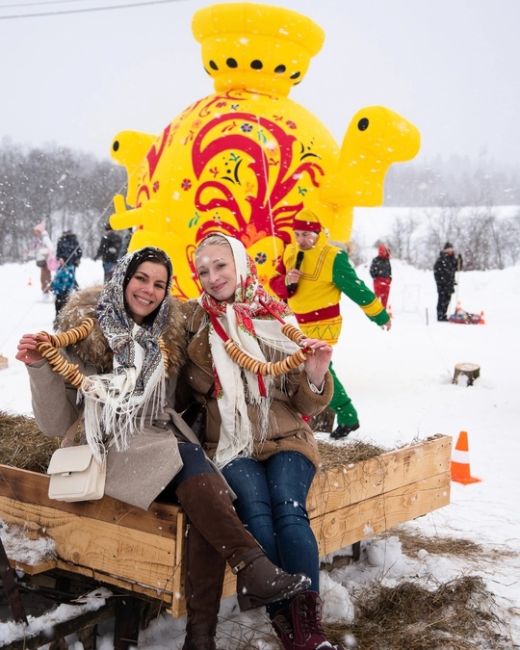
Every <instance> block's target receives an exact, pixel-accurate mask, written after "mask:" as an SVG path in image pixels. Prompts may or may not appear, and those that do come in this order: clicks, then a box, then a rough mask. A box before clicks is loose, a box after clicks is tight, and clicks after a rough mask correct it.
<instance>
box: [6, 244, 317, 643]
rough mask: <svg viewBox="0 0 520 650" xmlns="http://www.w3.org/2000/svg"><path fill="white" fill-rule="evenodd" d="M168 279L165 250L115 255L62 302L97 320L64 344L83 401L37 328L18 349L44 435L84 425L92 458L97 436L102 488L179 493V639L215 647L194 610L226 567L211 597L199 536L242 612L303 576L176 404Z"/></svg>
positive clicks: (144, 497) (176, 354)
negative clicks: (199, 592)
mask: <svg viewBox="0 0 520 650" xmlns="http://www.w3.org/2000/svg"><path fill="white" fill-rule="evenodd" d="M171 280H172V267H171V263H170V260H169V258H168V257H167V256H166V254H165V253H164V251H162V250H160V249H157V248H150V247H148V248H143V249H140V250H138V251H136V252H134V253H132V254H130V255H127V256H126V257H124V258H123V259H122V260H121V261H120V262H119V264H118V266H117V268H116V270H115V272H114V275H113V278H112V280H111V281H110V282H108V283H107V284H106V285H105V286H104V288H103V290H102V291H101V292H100V289H99V288H95V289H89V290H85V291H81V292H78V293H76V294H75V295H74V296H73V297H72V298H71V300H70V301H69V302H68V303H67V305H66V306H65V307H64V309H63V310H62V312H61V314H60V319H59V324H60V327H61V328H62V329H70V328H71V327H75V326H77V325H79V322H78V321H79V320H80V319H81V320H82V319H83V318H85V317H86V316H90V317H92V318H93V319H94V322H95V325H94V329H93V331H92V332H91V334H90V335H89V336H88V337H87V338H86V339H84V340H83V341H81V342H79V343H77V344H75V345H74V346H72V347H71V348H67V349H66V350H65V353H66V355H67V357H68V358H69V359H70V360H72V361H74V362H75V363H78V365H79V369H80V372H82V373H83V374H85V375H87V378H86V380H85V382H84V383H83V387H82V389H80V391H81V397H82V400H81V402H80V405H78V400H77V397H78V395H77V391H76V390H75V389H73V388H72V387H71V386H70V385H69V384H66V383H65V382H64V380H63V377H61V376H60V375H58V374H56V373H54V372H53V371H52V370H51V368H50V366H49V364H48V362H47V361H46V360H44V359H43V358H42V356H41V354H40V353H39V352H38V350H37V344H38V341H39V335H34V334H25V335H24V336H23V337H22V338H21V340H20V342H19V344H18V353H17V355H16V358H17V359H19V360H20V361H23V362H24V363H25V364H26V366H27V369H28V372H29V377H30V384H31V392H32V398H33V410H34V415H35V418H36V421H37V423H38V426H39V427H40V429H41V430H42V432H43V433H44V434H46V435H52V436H55V435H61V436H64V435H65V434H66V432H68V431H70V430H72V431H77V429H78V426H80V428H81V430H82V431H83V432H84V436H83V437H84V438H85V440H86V442H87V443H88V444H89V445H90V447H91V449H92V450H93V452H94V453H95V454H96V455H97V456H100V453H101V452H100V449H101V446H102V444H104V446H105V448H106V450H107V457H106V460H107V477H106V487H105V493H106V494H108V495H110V496H112V497H115V498H116V499H120V500H121V501H124V502H126V503H130V504H132V505H134V506H136V507H138V508H143V509H147V508H148V507H149V506H150V504H151V503H152V501H153V500H154V499H156V498H157V497H159V496H160V497H161V498H163V499H166V500H170V499H173V497H175V498H176V499H177V500H178V502H179V503H180V504H181V506H182V508H183V510H184V511H185V512H186V515H187V517H188V518H189V520H190V522H191V523H190V530H191V531H192V532H191V533H190V535H189V537H188V541H187V544H186V546H187V555H186V570H187V580H186V598H187V603H188V620H187V635H186V641H185V643H184V648H185V650H215V642H214V634H215V629H214V628H212V627H211V626H210V627H208V625H206V624H204V618H205V617H204V616H200V611H199V610H200V608H201V607H203V606H204V604H205V603H206V601H207V599H208V598H212V599H217V600H219V599H220V595H221V591H222V574H221V573H216V576H217V578H219V579H220V583H219V582H218V580H217V582H216V583H214V582H211V581H209V584H210V586H213V587H214V589H213V592H211V593H210V594H209V595H208V593H207V592H208V576H207V573H208V572H212V571H213V570H214V567H212V566H208V564H207V562H206V557H205V556H204V554H201V553H200V552H197V551H200V548H201V546H202V542H204V544H205V545H206V547H209V548H212V549H213V552H214V553H216V554H217V556H218V557H220V558H221V559H222V563H225V562H228V564H229V565H230V566H231V567H232V568H233V571H234V572H235V573H236V574H237V589H238V602H239V605H240V607H241V609H249V608H251V607H257V606H259V605H263V604H266V603H269V602H271V601H273V600H279V599H280V598H283V597H287V596H291V595H293V594H295V593H298V592H299V591H301V590H302V589H305V588H306V586H307V585H308V582H309V581H308V579H307V578H305V577H304V576H289V575H287V574H286V573H284V572H283V571H282V570H281V569H279V568H278V567H275V566H274V565H273V564H272V563H271V562H270V561H269V560H268V559H267V557H266V556H265V554H264V552H263V551H262V549H261V548H260V547H259V545H258V543H257V542H256V541H255V540H254V538H253V537H252V535H250V534H249V533H248V532H247V531H246V530H245V529H244V527H243V525H242V523H241V521H240V519H239V518H238V516H237V514H236V512H235V510H234V508H233V505H232V501H231V498H230V492H229V489H228V486H227V485H226V483H225V481H224V480H223V478H222V476H221V475H220V474H219V473H218V472H216V471H215V469H214V468H213V467H212V465H211V464H210V463H209V461H208V459H207V457H206V456H205V454H204V452H203V451H202V448H201V446H200V444H199V443H198V440H197V439H196V438H195V437H194V435H193V432H192V431H191V430H190V429H189V427H188V426H187V425H186V424H185V423H184V421H183V420H182V418H181V417H180V416H179V415H178V414H177V413H176V412H175V411H174V410H173V408H172V404H173V396H174V393H175V388H176V384H177V376H178V371H179V368H180V366H181V365H182V362H183V358H184V352H185V337H184V325H183V324H184V320H183V317H182V314H181V312H180V309H179V304H178V302H177V301H176V300H175V299H173V298H170V297H168V292H169V289H170V285H171ZM40 336H41V335H40ZM160 340H162V342H163V347H164V349H165V351H166V362H167V364H166V365H167V367H168V375H166V370H165V359H164V358H163V354H162V351H161V345H160ZM165 486H166V489H165ZM193 531H195V532H193ZM192 539H195V540H196V542H195V544H192V542H191V541H190V540H192ZM199 562H201V563H202V565H201V566H202V568H203V569H204V570H205V572H206V575H204V573H203V572H201V566H199V564H198V563H199ZM215 570H216V569H215ZM196 578H198V579H201V580H204V584H203V587H204V589H203V591H204V593H205V598H206V601H203V602H202V603H198V602H197V603H196V604H195V605H194V606H193V607H192V601H191V592H190V589H191V588H192V583H193V582H194V580H195V579H196ZM194 607H195V609H194ZM197 608H198V609H197ZM194 612H195V613H194ZM197 614H199V618H197Z"/></svg>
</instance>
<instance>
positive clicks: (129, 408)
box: [81, 343, 166, 461]
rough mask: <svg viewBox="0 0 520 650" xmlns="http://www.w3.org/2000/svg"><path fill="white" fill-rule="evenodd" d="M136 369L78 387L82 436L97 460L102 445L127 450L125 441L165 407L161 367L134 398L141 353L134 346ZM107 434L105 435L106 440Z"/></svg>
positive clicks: (96, 378)
mask: <svg viewBox="0 0 520 650" xmlns="http://www.w3.org/2000/svg"><path fill="white" fill-rule="evenodd" d="M135 348H136V355H135V356H136V359H135V363H136V367H135V368H126V369H125V371H124V372H123V373H120V374H119V373H118V374H115V373H110V374H104V375H90V376H89V377H86V378H85V380H84V382H83V385H82V387H81V392H82V394H83V397H84V400H85V434H86V438H87V443H88V445H89V447H90V448H91V449H92V453H93V454H94V456H95V458H97V460H99V461H102V460H103V457H104V456H105V455H106V448H105V444H108V446H112V445H114V446H115V447H116V449H117V450H118V451H124V450H125V449H128V445H129V439H130V438H131V437H132V436H133V435H134V434H135V433H136V431H138V430H139V431H141V430H142V429H143V426H144V424H145V422H146V420H147V418H148V419H149V421H150V422H152V421H153V420H154V419H155V418H156V417H157V415H158V414H159V413H160V412H161V411H162V410H163V409H164V406H165V404H166V382H165V371H164V365H163V364H162V363H161V364H159V365H158V367H157V368H156V369H155V371H154V372H153V374H152V375H151V377H150V379H149V381H147V382H146V385H145V390H144V392H143V394H142V395H139V396H138V397H129V395H131V393H132V392H133V391H134V388H135V384H136V380H137V377H138V376H139V372H140V370H141V367H142V362H143V358H144V350H143V349H142V348H141V346H140V345H138V344H137V343H136V345H135ZM107 432H109V435H108V439H107Z"/></svg>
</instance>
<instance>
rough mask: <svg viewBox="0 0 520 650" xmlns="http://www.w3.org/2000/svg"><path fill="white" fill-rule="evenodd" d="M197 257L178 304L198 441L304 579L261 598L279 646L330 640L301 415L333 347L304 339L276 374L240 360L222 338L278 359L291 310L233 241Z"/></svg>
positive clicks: (319, 402)
mask: <svg viewBox="0 0 520 650" xmlns="http://www.w3.org/2000/svg"><path fill="white" fill-rule="evenodd" d="M195 264H196V268H197V274H198V277H199V281H200V283H201V285H202V290H203V291H202V295H201V297H200V299H199V300H198V301H191V302H188V303H186V304H185V305H184V307H185V310H186V316H187V323H188V328H189V336H190V341H189V344H188V348H187V353H188V362H187V364H186V366H185V367H184V369H183V374H182V380H181V381H180V382H179V387H180V389H181V390H182V391H185V392H187V396H186V399H187V400H189V399H190V397H191V396H193V395H194V396H195V397H196V399H197V400H198V401H199V402H200V403H201V404H202V405H203V407H204V411H205V413H206V419H205V420H206V423H205V428H204V438H203V439H204V446H205V448H206V449H207V451H208V453H209V454H211V456H212V457H213V458H214V460H215V462H216V463H217V466H219V467H221V468H222V472H223V474H224V476H225V477H226V479H227V481H228V483H229V484H230V486H231V487H232V489H233V490H234V492H235V493H236V494H237V500H236V504H235V505H236V509H237V512H238V514H239V515H240V518H241V519H242V521H243V522H244V523H245V524H246V526H247V529H248V530H249V531H251V533H252V534H253V535H254V536H255V537H256V539H257V540H258V541H259V542H260V544H261V545H262V547H263V548H264V549H265V551H266V552H267V555H268V556H269V558H270V559H271V560H272V561H273V562H274V563H275V564H278V565H279V566H281V567H282V568H284V569H285V570H286V571H289V572H291V573H292V572H295V573H304V574H305V575H307V576H309V578H310V579H311V589H310V590H308V591H306V592H304V593H302V594H299V595H297V596H295V597H294V598H292V599H290V600H288V601H285V602H280V603H278V604H274V605H270V606H269V607H268V611H269V614H270V617H271V620H272V623H273V626H274V628H275V631H276V632H277V634H278V636H279V637H280V639H281V641H282V644H283V646H284V647H285V648H291V649H292V648H309V649H311V648H317V647H320V648H321V649H322V650H326V649H327V648H329V649H331V648H333V647H334V646H332V645H331V644H330V643H329V642H328V641H327V639H326V637H325V635H324V633H323V630H322V628H321V622H320V621H321V619H320V616H321V614H320V612H321V610H320V598H319V556H318V546H317V542H316V539H315V537H314V534H313V532H312V529H311V527H310V523H309V518H308V514H307V510H306V505H305V504H306V499H307V494H308V490H309V488H310V485H311V482H312V479H313V477H314V474H315V471H316V467H317V465H318V464H319V454H318V450H317V444H316V441H315V439H314V434H313V432H312V430H311V429H310V427H309V425H308V424H307V422H306V421H305V420H304V419H303V418H302V414H304V415H309V416H313V415H316V414H317V413H319V412H320V411H321V410H322V409H323V408H325V406H326V405H327V403H328V401H329V399H330V397H331V395H332V379H331V376H330V374H329V373H328V371H327V369H328V366H329V362H330V357H331V354H332V348H331V347H330V346H329V345H328V344H327V343H325V342H323V341H318V340H316V339H305V340H304V341H303V344H305V345H306V346H308V347H309V348H310V349H311V350H312V351H313V354H312V355H311V356H309V357H308V358H307V360H306V361H305V362H304V363H303V366H301V365H300V366H298V367H297V368H296V369H295V370H293V371H291V372H289V373H288V374H286V375H283V376H282V377H270V376H266V377H262V376H261V375H260V374H255V372H254V369H253V370H248V369H245V368H241V367H240V366H239V365H238V364H236V363H235V362H234V361H233V360H232V359H231V357H230V356H229V355H228V353H227V351H226V349H225V347H224V343H225V340H226V339H227V338H228V337H231V338H232V339H233V341H235V343H236V344H237V345H238V346H239V348H240V350H241V351H242V352H243V353H245V354H248V355H250V356H251V357H252V358H253V359H256V360H260V361H267V362H275V361H279V360H280V359H283V358H284V357H286V356H287V355H288V354H290V353H292V352H294V351H296V350H298V346H297V345H296V344H295V343H293V342H292V341H291V340H289V339H288V338H287V337H286V336H285V335H284V334H283V333H282V329H281V328H282V323H280V319H281V320H282V321H285V322H287V321H291V319H292V320H293V321H294V318H293V317H292V315H291V314H290V312H289V310H288V308H287V305H286V304H285V303H283V302H281V301H279V300H276V299H274V298H273V297H272V296H270V295H269V294H268V293H267V292H266V291H265V289H264V288H263V287H262V285H261V284H260V283H259V281H258V277H257V275H256V268H255V266H254V263H253V262H252V260H251V259H250V258H249V257H248V255H247V251H246V249H245V248H244V246H243V244H242V243H241V242H240V241H238V240H236V239H233V238H232V237H227V236H225V235H220V234H215V235H210V236H208V237H207V238H206V239H205V240H203V242H202V243H201V244H200V245H199V247H198V248H197V251H196V254H195ZM294 322H295V321H294ZM216 560H218V558H216Z"/></svg>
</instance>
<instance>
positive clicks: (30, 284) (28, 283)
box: [27, 276, 32, 287]
mask: <svg viewBox="0 0 520 650" xmlns="http://www.w3.org/2000/svg"><path fill="white" fill-rule="evenodd" d="M27 286H28V287H32V278H31V276H29V279H28V280H27Z"/></svg>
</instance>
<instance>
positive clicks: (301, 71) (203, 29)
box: [192, 2, 325, 95]
mask: <svg viewBox="0 0 520 650" xmlns="http://www.w3.org/2000/svg"><path fill="white" fill-rule="evenodd" d="M192 30H193V34H194V36H195V38H196V39H197V41H198V42H199V43H200V44H201V45H202V60H203V63H204V69H205V70H206V72H207V73H208V74H209V75H211V76H212V77H213V79H214V81H215V89H216V90H217V91H223V90H229V89H230V88H247V89H248V90H258V91H268V92H271V93H273V94H281V95H287V94H289V91H290V89H291V87H292V86H294V85H296V84H298V83H300V82H301V80H302V79H303V77H304V75H305V73H306V72H307V69H308V67H309V62H310V60H311V57H313V56H314V55H315V54H317V53H318V52H319V51H320V49H321V46H322V45H323V40H324V38H325V34H324V32H323V30H322V29H321V27H319V26H318V25H316V23H314V22H313V21H312V20H311V19H310V18H307V16H303V15H302V14H299V13H297V12H296V11H290V10H288V9H283V8H281V7H273V6H268V5H261V4H252V3H243V2H240V3H233V4H231V3H230V4H217V5H211V6H209V7H206V8H205V9H200V10H199V11H197V12H196V13H195V15H194V16H193V22H192Z"/></svg>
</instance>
